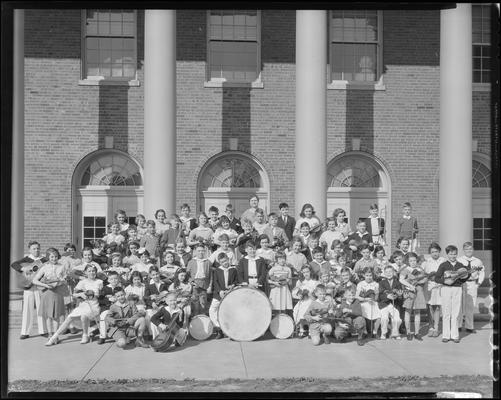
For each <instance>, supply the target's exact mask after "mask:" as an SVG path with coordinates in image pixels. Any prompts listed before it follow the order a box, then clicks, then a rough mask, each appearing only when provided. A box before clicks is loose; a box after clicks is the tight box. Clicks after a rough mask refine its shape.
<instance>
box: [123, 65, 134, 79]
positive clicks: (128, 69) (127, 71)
mask: <svg viewBox="0 0 501 400" xmlns="http://www.w3.org/2000/svg"><path fill="white" fill-rule="evenodd" d="M135 75H136V68H135V67H134V64H124V76H126V77H127V78H133V77H134V76H135Z"/></svg>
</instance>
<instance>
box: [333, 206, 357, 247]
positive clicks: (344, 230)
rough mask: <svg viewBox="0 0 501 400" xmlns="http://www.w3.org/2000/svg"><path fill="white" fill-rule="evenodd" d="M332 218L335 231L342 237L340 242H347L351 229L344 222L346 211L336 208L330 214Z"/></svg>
mask: <svg viewBox="0 0 501 400" xmlns="http://www.w3.org/2000/svg"><path fill="white" fill-rule="evenodd" d="M332 218H334V220H335V221H336V230H337V231H338V232H339V233H341V234H342V235H343V239H341V241H342V242H347V240H348V236H350V235H351V233H352V231H351V227H350V225H348V224H347V223H346V222H345V218H346V211H344V210H343V209H342V208H336V209H335V210H334V212H333V213H332Z"/></svg>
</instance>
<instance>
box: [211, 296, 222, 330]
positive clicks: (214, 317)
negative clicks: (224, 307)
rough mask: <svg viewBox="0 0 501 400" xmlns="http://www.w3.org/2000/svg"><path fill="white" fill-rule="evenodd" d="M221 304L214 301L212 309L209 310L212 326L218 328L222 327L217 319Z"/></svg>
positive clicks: (216, 300)
mask: <svg viewBox="0 0 501 400" xmlns="http://www.w3.org/2000/svg"><path fill="white" fill-rule="evenodd" d="M219 304H221V302H220V301H219V300H218V299H214V298H213V299H212V302H211V303H210V308H209V318H210V320H211V321H212V324H213V325H214V326H215V327H216V328H220V327H221V326H220V325H219V320H218V319H217V312H218V310H219Z"/></svg>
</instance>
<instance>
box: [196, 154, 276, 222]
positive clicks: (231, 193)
mask: <svg viewBox="0 0 501 400" xmlns="http://www.w3.org/2000/svg"><path fill="white" fill-rule="evenodd" d="M252 194H257V195H258V197H259V206H260V207H261V208H263V209H264V211H265V212H268V210H269V180H268V176H267V174H266V172H265V171H264V168H263V167H262V165H261V164H260V163H259V162H258V161H257V160H256V159H255V158H254V157H252V156H251V155H249V154H246V153H242V152H237V151H228V152H223V153H220V154H218V155H216V156H214V157H212V158H211V159H210V160H209V161H207V163H206V164H205V165H204V167H203V168H202V170H201V171H200V175H199V178H198V201H197V204H198V207H197V208H198V210H199V211H205V212H207V211H208V209H209V207H211V206H216V207H217V208H219V214H220V215H221V214H223V213H224V209H225V207H226V205H227V204H232V205H233V209H234V210H235V215H236V216H240V214H242V213H243V212H244V211H245V210H246V209H248V208H249V197H250V196H251V195H252Z"/></svg>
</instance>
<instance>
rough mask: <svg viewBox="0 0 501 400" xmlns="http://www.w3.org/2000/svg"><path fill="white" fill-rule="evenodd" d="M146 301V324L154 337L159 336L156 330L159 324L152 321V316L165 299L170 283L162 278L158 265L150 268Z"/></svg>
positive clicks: (145, 290) (145, 294)
mask: <svg viewBox="0 0 501 400" xmlns="http://www.w3.org/2000/svg"><path fill="white" fill-rule="evenodd" d="M145 286H146V287H145V289H144V303H145V305H146V316H145V320H146V326H147V327H148V330H149V331H150V332H151V335H152V336H153V337H155V336H157V334H158V332H155V329H157V326H156V325H155V324H153V323H151V317H152V316H153V314H155V313H156V312H157V311H158V308H159V307H160V305H161V303H162V302H163V301H164V300H165V299H163V297H164V296H165V295H166V294H167V290H168V285H167V284H165V283H164V282H162V281H161V280H160V273H159V271H158V267H156V266H153V267H151V268H150V281H149V282H148V283H147V284H146V285H145Z"/></svg>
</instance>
